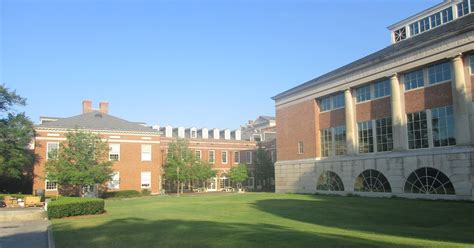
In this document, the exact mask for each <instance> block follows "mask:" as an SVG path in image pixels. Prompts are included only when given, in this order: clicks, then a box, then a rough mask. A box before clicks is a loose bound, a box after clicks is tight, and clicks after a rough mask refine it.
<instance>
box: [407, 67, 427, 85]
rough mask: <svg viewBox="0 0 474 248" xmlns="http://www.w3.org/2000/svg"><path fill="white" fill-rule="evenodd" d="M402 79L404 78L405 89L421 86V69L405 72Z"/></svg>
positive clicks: (422, 81)
mask: <svg viewBox="0 0 474 248" xmlns="http://www.w3.org/2000/svg"><path fill="white" fill-rule="evenodd" d="M404 79H405V90H410V89H415V88H418V87H423V85H424V79H423V70H418V71H413V72H409V73H406V74H405V76H404Z"/></svg>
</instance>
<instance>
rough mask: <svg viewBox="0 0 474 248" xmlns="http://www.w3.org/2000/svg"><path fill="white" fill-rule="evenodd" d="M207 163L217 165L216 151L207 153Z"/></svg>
mask: <svg viewBox="0 0 474 248" xmlns="http://www.w3.org/2000/svg"><path fill="white" fill-rule="evenodd" d="M211 154H212V156H211ZM211 157H212V160H211ZM207 161H208V162H209V163H210V164H215V163H216V151H214V150H209V151H207Z"/></svg>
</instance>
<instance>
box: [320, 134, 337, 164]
mask: <svg viewBox="0 0 474 248" xmlns="http://www.w3.org/2000/svg"><path fill="white" fill-rule="evenodd" d="M320 142H321V148H320V149H321V152H320V156H321V157H322V158H328V157H333V156H334V151H333V149H332V148H333V143H334V142H333V132H332V128H325V129H321V130H320ZM326 151H327V152H326Z"/></svg>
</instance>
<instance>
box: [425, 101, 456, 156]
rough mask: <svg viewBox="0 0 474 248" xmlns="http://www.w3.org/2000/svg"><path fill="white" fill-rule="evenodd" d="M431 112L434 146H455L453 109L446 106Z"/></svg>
mask: <svg viewBox="0 0 474 248" xmlns="http://www.w3.org/2000/svg"><path fill="white" fill-rule="evenodd" d="M431 112H432V115H431V123H432V126H433V144H434V146H435V147H439V146H453V145H456V138H455V136H454V116H453V107H452V106H446V107H441V108H436V109H433V110H432V111H431Z"/></svg>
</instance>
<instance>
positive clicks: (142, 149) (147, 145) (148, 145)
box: [141, 144, 153, 162]
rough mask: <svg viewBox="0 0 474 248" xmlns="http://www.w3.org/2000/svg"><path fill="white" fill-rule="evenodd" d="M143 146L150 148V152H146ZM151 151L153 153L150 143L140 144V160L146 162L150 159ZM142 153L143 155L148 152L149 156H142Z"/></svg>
mask: <svg viewBox="0 0 474 248" xmlns="http://www.w3.org/2000/svg"><path fill="white" fill-rule="evenodd" d="M144 147H149V148H150V152H149V153H147V152H146V151H145V149H144ZM152 153H153V146H152V145H151V144H142V145H141V160H142V161H147V162H148V161H152V157H153V156H152ZM144 154H145V155H146V154H149V156H150V157H149V158H147V157H144V156H143V155H144Z"/></svg>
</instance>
